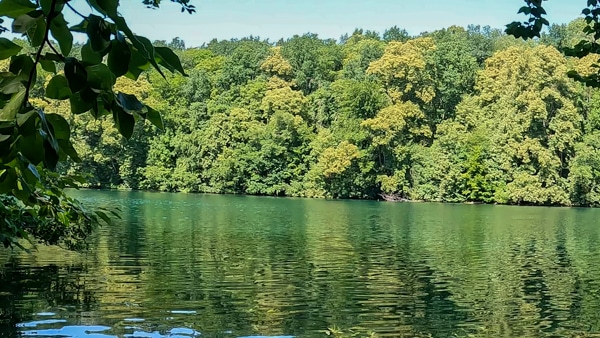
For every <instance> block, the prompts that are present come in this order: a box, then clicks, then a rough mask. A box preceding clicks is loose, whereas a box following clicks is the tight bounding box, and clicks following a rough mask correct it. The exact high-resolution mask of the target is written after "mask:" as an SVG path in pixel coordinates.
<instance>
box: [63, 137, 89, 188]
mask: <svg viewBox="0 0 600 338" xmlns="http://www.w3.org/2000/svg"><path fill="white" fill-rule="evenodd" d="M58 145H59V147H60V150H61V151H63V152H64V153H65V154H66V155H67V156H69V157H70V158H71V159H72V160H73V161H75V162H77V163H80V162H81V158H80V157H79V155H78V154H77V151H76V150H75V148H74V147H73V143H71V141H70V140H58ZM81 183H85V181H84V182H81Z"/></svg>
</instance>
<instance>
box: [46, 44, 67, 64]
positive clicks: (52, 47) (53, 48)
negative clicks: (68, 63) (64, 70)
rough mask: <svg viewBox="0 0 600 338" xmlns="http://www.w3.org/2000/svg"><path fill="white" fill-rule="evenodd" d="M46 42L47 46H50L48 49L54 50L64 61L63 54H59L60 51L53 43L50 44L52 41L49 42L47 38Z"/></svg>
mask: <svg viewBox="0 0 600 338" xmlns="http://www.w3.org/2000/svg"><path fill="white" fill-rule="evenodd" d="M47 43H48V47H50V49H52V51H53V52H54V53H55V54H56V55H58V56H60V59H61V60H62V61H64V60H65V56H64V55H62V54H61V53H60V52H59V51H58V50H56V47H54V45H52V43H51V42H50V40H48V41H47Z"/></svg>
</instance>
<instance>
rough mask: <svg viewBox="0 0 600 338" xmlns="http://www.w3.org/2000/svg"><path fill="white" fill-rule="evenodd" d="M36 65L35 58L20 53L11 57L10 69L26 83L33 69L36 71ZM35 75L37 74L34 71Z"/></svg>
mask: <svg viewBox="0 0 600 338" xmlns="http://www.w3.org/2000/svg"><path fill="white" fill-rule="evenodd" d="M34 67H35V64H34V63H33V59H32V58H31V57H30V56H29V55H25V54H20V55H16V56H13V57H11V59H10V66H9V68H8V70H9V71H10V72H11V73H13V74H16V75H17V78H19V79H20V80H21V81H23V84H25V83H27V81H28V80H29V74H31V71H34V72H35V68H34ZM35 75H36V74H35V73H34V76H33V77H34V78H35ZM32 85H33V84H32Z"/></svg>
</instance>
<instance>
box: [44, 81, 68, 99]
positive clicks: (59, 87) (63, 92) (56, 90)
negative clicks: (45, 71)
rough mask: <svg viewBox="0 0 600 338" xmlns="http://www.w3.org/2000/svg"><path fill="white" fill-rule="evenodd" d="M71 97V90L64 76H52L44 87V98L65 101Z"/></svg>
mask: <svg viewBox="0 0 600 338" xmlns="http://www.w3.org/2000/svg"><path fill="white" fill-rule="evenodd" d="M70 96H71V89H69V84H68V82H67V78H66V77H64V75H56V76H54V77H53V78H52V79H51V80H50V82H48V86H47V87H46V97H47V98H49V99H55V100H66V99H68V98H69V97H70Z"/></svg>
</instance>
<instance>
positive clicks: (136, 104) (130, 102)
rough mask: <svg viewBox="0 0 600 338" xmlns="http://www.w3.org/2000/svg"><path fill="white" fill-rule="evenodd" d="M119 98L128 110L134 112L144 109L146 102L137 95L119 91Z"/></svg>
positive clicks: (121, 104) (122, 105)
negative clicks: (142, 101) (143, 102)
mask: <svg viewBox="0 0 600 338" xmlns="http://www.w3.org/2000/svg"><path fill="white" fill-rule="evenodd" d="M117 100H118V101H119V105H120V106H121V107H123V109H125V110H126V111H129V112H134V111H140V110H142V109H144V104H142V103H141V102H140V100H138V99H137V97H135V95H130V94H125V93H119V94H117Z"/></svg>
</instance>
